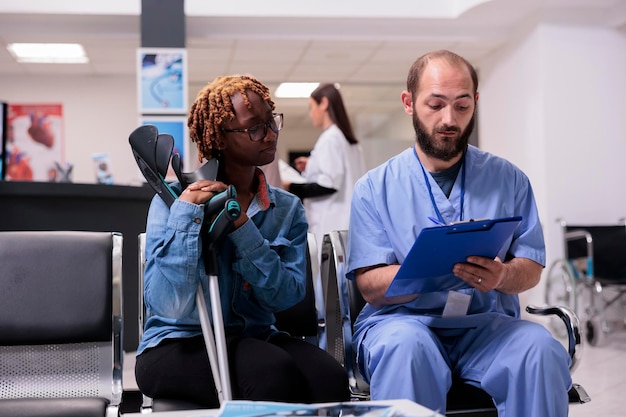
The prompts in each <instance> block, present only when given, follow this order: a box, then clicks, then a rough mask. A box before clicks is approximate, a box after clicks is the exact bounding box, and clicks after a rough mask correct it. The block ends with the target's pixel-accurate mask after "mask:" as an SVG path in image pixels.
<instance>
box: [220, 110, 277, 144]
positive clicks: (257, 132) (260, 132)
mask: <svg viewBox="0 0 626 417" xmlns="http://www.w3.org/2000/svg"><path fill="white" fill-rule="evenodd" d="M268 127H269V128H270V129H272V132H274V133H278V131H279V130H280V129H282V128H283V114H282V113H272V118H271V119H269V120H268V121H267V122H265V123H260V124H258V125H254V126H251V127H249V128H247V129H222V131H223V132H247V133H248V136H250V140H251V141H252V142H260V141H262V140H263V139H265V136H266V135H267V128H268Z"/></svg>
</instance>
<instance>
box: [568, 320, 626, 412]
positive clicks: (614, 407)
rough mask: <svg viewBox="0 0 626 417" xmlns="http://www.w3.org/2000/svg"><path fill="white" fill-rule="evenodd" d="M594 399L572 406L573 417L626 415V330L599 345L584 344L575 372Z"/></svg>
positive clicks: (579, 381)
mask: <svg viewBox="0 0 626 417" xmlns="http://www.w3.org/2000/svg"><path fill="white" fill-rule="evenodd" d="M572 378H573V379H574V382H577V383H579V384H580V385H582V386H583V387H584V388H585V390H586V391H587V393H588V394H589V396H590V397H591V401H590V402H588V403H586V404H573V405H571V406H570V417H583V416H584V417H589V416H602V417H623V416H626V394H625V392H626V332H625V331H620V332H615V333H611V334H609V335H607V336H606V339H605V341H604V342H602V343H601V345H600V346H599V347H593V346H589V345H585V346H583V350H582V359H581V361H580V365H579V367H578V368H577V369H576V370H575V371H574V373H573V374H572Z"/></svg>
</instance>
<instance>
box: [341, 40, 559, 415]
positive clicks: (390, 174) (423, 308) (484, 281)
mask: <svg viewBox="0 0 626 417" xmlns="http://www.w3.org/2000/svg"><path fill="white" fill-rule="evenodd" d="M477 89H478V78H477V75H476V71H475V69H474V68H473V67H472V65H471V64H470V63H469V62H467V61H466V60H465V59H464V58H462V57H460V56H458V55H456V54H454V53H452V52H449V51H435V52H431V53H428V54H426V55H424V56H422V57H420V58H418V59H417V60H416V61H415V63H414V64H413V65H412V67H411V69H410V70H409V75H408V78H407V90H406V91H404V92H403V93H402V95H401V99H402V104H403V107H404V110H405V112H406V113H407V114H408V115H409V116H411V118H412V121H413V126H414V128H415V132H416V144H415V145H414V146H413V147H411V148H409V149H407V150H406V151H404V152H402V153H400V154H399V155H397V156H395V157H393V158H391V159H390V160H389V161H387V162H386V163H384V164H383V165H381V166H379V167H377V168H375V169H373V170H371V171H370V172H369V173H367V174H366V175H365V176H363V177H362V178H361V179H360V180H359V181H358V182H357V184H356V186H355V190H354V194H353V199H352V207H351V214H350V228H349V258H348V262H349V265H348V270H349V273H348V277H349V278H350V279H355V280H356V283H357V286H358V288H359V290H360V291H361V293H362V295H363V297H364V298H365V300H366V301H367V302H368V304H367V305H366V306H365V308H364V309H363V311H362V312H361V314H360V315H359V317H358V319H357V321H356V323H355V348H356V351H357V354H358V362H359V367H360V370H361V372H362V374H363V375H364V377H365V378H366V380H368V382H369V383H370V388H371V395H372V399H373V400H382V399H392V398H407V399H410V400H413V401H415V402H417V403H420V404H423V405H425V406H426V407H429V408H431V409H435V410H439V411H445V408H446V393H447V391H448V389H449V388H450V385H451V381H452V377H453V376H455V377H458V378H461V379H463V380H466V381H468V382H469V383H471V384H473V385H475V386H478V387H481V388H482V389H483V390H485V391H486V392H487V393H489V394H490V395H491V396H492V397H493V399H494V402H495V404H496V406H497V408H498V413H499V415H500V416H515V417H524V416H528V417H531V416H532V417H541V416H546V417H559V416H566V415H567V413H568V397H567V391H568V389H569V388H570V386H571V377H570V373H569V364H570V358H569V356H568V354H567V352H566V350H565V349H564V347H563V346H562V345H561V344H560V343H559V342H558V341H557V340H556V339H554V338H553V337H552V335H551V334H550V333H549V332H548V331H547V330H546V329H545V328H544V327H543V326H541V325H540V324H537V323H533V322H529V321H525V320H522V319H520V306H519V298H518V294H519V293H521V292H522V291H526V290H528V289H530V288H532V287H534V286H535V285H537V283H538V282H539V279H540V276H541V271H542V269H543V267H544V266H545V246H544V240H543V232H542V230H541V224H540V220H539V217H538V214H537V207H536V203H535V198H534V196H533V191H532V188H531V185H530V182H529V180H528V178H527V176H526V175H525V174H524V173H523V172H522V171H521V170H520V169H519V168H517V167H516V166H514V165H513V164H512V163H510V162H508V161H506V160H504V159H502V158H500V157H497V156H494V155H492V154H489V153H487V152H484V151H481V150H479V149H478V148H476V147H474V146H471V145H468V138H469V136H470V134H471V132H472V129H473V127H474V117H475V109H476V102H477V101H478V90H477ZM509 216H522V219H523V220H522V222H521V224H520V225H519V227H518V228H517V230H516V231H515V233H514V235H513V238H512V239H511V240H509V242H507V243H506V244H505V247H504V248H503V249H502V250H501V252H500V253H499V255H498V256H497V257H496V258H495V259H489V258H484V257H476V256H470V257H469V258H467V262H466V263H459V264H456V265H455V266H454V267H453V270H452V271H450V272H451V273H452V274H454V276H456V277H457V278H458V279H459V280H462V281H464V282H465V285H464V286H463V288H461V289H459V290H456V291H443V290H442V291H435V292H429V293H422V294H407V295H400V296H396V297H385V292H386V290H387V288H388V287H389V284H390V283H391V281H392V280H393V278H394V276H395V274H396V272H397V271H398V269H399V267H400V265H399V264H401V263H402V261H403V260H404V258H405V257H406V255H407V253H408V252H409V250H410V248H411V246H412V245H413V242H414V240H415V238H416V237H417V235H418V234H419V232H420V231H421V229H423V228H425V227H432V226H434V223H433V219H435V220H436V221H437V222H438V223H445V224H448V223H451V222H456V221H464V220H469V219H472V218H500V217H509ZM432 279H436V278H435V277H433V278H432ZM459 282H461V281H459Z"/></svg>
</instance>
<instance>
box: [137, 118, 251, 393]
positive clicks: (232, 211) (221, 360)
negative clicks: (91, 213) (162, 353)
mask: <svg viewBox="0 0 626 417" xmlns="http://www.w3.org/2000/svg"><path fill="white" fill-rule="evenodd" d="M129 142H130V145H131V148H132V151H133V156H134V157H135V161H136V162H137V165H138V166H139V169H140V171H141V173H142V174H143V176H144V177H145V178H146V180H147V181H148V184H149V185H150V186H151V187H152V188H153V189H154V191H156V193H157V194H158V195H159V196H160V197H161V199H162V200H163V201H164V202H165V203H166V204H167V205H168V207H169V206H171V205H172V204H173V203H174V201H175V200H176V198H178V194H177V193H176V191H175V190H173V189H172V188H171V187H170V186H169V184H168V183H167V182H166V181H165V176H166V173H167V169H168V167H169V164H170V158H171V159H172V167H173V169H174V172H175V173H176V176H177V178H178V180H179V182H180V184H181V188H182V189H185V188H187V185H188V184H189V183H191V182H193V181H195V180H197V179H212V180H215V178H216V177H217V171H218V161H217V160H216V159H212V160H210V161H208V162H207V163H206V164H204V165H203V166H202V167H200V168H199V169H198V170H196V171H194V172H190V173H185V172H182V170H181V168H182V163H181V161H180V155H178V154H174V155H172V150H173V147H174V139H173V138H172V136H171V135H167V134H159V133H158V130H157V128H156V127H155V126H153V125H143V126H140V127H138V128H137V129H135V130H134V131H133V132H132V133H131V134H130V137H129ZM240 214H241V207H240V206H239V203H238V202H237V200H236V191H235V188H234V187H233V186H229V187H228V189H227V190H226V191H224V192H222V193H220V194H218V195H215V196H214V197H213V198H211V200H209V201H208V202H207V203H205V219H207V220H208V219H212V220H211V223H210V224H208V223H205V224H204V225H203V231H202V232H201V236H202V243H203V257H204V263H205V271H206V273H207V277H208V286H209V296H210V299H211V311H212V317H213V325H211V319H210V316H209V311H208V307H207V305H206V300H205V298H204V289H203V287H202V283H199V284H198V289H197V291H196V305H197V308H198V316H199V318H200V326H201V327H202V335H203V337H204V343H205V346H206V350H207V354H208V356H209V363H210V365H211V372H212V374H213V381H214V383H215V388H216V390H217V396H218V400H219V402H220V405H221V404H223V403H224V401H228V400H231V399H232V391H231V385H230V373H229V367H228V353H227V350H226V334H225V331H224V320H223V316H222V304H221V301H220V292H219V283H218V276H217V262H216V255H215V243H216V242H217V241H218V240H219V239H220V238H222V237H223V236H224V235H225V234H227V233H228V232H229V231H230V230H231V228H232V225H233V222H234V221H235V220H236V219H237V218H238V217H239V215H240Z"/></svg>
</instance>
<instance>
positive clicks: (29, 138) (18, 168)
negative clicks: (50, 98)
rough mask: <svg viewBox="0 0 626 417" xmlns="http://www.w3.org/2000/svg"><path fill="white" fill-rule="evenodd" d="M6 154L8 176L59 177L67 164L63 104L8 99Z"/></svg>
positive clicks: (28, 178)
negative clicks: (27, 102)
mask: <svg viewBox="0 0 626 417" xmlns="http://www.w3.org/2000/svg"><path fill="white" fill-rule="evenodd" d="M6 158H7V159H6V173H5V179H6V180H9V181H40V182H50V181H52V182H54V181H57V176H58V168H59V166H64V164H65V140H64V137H63V106H62V105H61V104H56V103H55V104H14V103H9V111H8V130H7V144H6Z"/></svg>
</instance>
